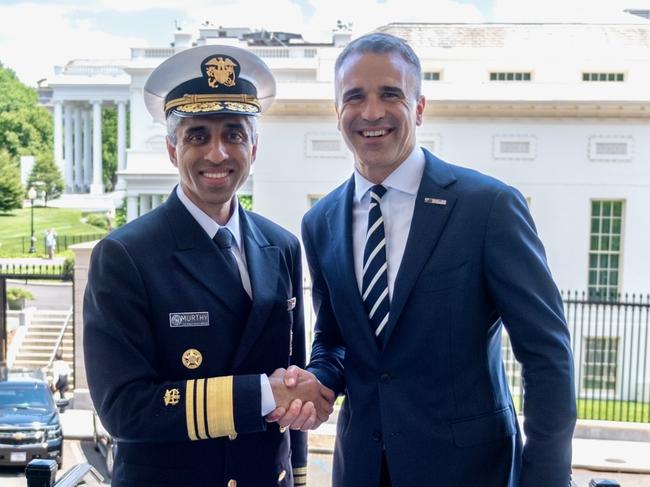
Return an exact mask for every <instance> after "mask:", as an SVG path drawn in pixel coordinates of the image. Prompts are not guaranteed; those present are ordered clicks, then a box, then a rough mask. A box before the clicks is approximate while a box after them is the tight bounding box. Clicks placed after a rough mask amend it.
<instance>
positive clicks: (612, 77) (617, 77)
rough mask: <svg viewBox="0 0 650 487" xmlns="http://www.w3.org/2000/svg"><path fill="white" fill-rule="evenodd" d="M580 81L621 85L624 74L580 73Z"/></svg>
mask: <svg viewBox="0 0 650 487" xmlns="http://www.w3.org/2000/svg"><path fill="white" fill-rule="evenodd" d="M582 81H605V82H618V83H621V82H623V81H625V73H582Z"/></svg>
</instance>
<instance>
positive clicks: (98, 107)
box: [48, 61, 131, 195]
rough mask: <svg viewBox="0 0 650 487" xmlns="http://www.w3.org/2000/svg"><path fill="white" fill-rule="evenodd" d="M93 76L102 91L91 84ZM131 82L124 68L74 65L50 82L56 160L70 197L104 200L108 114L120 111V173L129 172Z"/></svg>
mask: <svg viewBox="0 0 650 487" xmlns="http://www.w3.org/2000/svg"><path fill="white" fill-rule="evenodd" d="M88 76H92V77H93V78H94V80H95V81H96V82H97V83H98V84H97V85H95V84H93V85H89V84H88ZM130 81H131V80H130V77H129V76H128V75H127V74H125V72H124V70H123V69H122V67H120V66H118V65H99V64H97V63H96V62H95V63H94V64H93V63H92V62H89V61H73V62H71V63H69V64H68V65H66V66H64V67H57V69H56V75H55V77H54V78H53V79H52V80H51V81H49V83H48V85H49V86H48V87H49V88H50V89H51V90H52V98H51V104H52V106H53V110H52V116H53V119H54V160H55V161H56V163H57V164H58V166H59V169H60V170H61V173H62V174H63V179H64V182H65V192H66V193H90V194H95V195H97V194H102V193H103V192H104V190H105V188H104V183H103V179H102V173H103V161H102V109H103V108H106V107H110V106H114V107H116V108H117V164H118V167H117V169H118V171H121V170H124V169H125V168H126V147H127V141H126V137H127V134H126V117H127V105H128V103H129V85H130Z"/></svg>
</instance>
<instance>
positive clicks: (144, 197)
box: [140, 194, 151, 215]
mask: <svg viewBox="0 0 650 487" xmlns="http://www.w3.org/2000/svg"><path fill="white" fill-rule="evenodd" d="M150 210H151V196H150V195H148V194H141V195H140V215H144V214H145V213H147V212H148V211H150Z"/></svg>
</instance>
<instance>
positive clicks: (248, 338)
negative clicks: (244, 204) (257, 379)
mask: <svg viewBox="0 0 650 487" xmlns="http://www.w3.org/2000/svg"><path fill="white" fill-rule="evenodd" d="M239 218H240V224H241V228H242V236H243V239H242V241H243V243H244V249H245V253H246V265H247V267H248V275H249V276H250V280H251V288H252V294H253V304H252V307H251V312H250V314H249V316H248V320H247V322H246V325H245V328H244V333H243V335H242V338H241V341H240V343H239V347H238V348H237V353H236V354H235V361H234V364H233V366H234V367H235V368H236V367H238V366H239V365H241V363H242V362H243V360H244V359H245V358H246V355H247V354H248V352H250V350H251V348H252V347H253V345H254V344H255V340H257V338H258V336H259V335H260V333H261V332H262V330H263V329H264V327H265V326H268V325H269V323H268V322H267V318H268V316H269V314H270V313H271V309H272V308H273V306H274V304H275V301H276V296H277V287H278V280H279V278H280V276H279V274H278V273H279V270H280V249H279V248H278V247H274V246H271V245H270V244H269V242H268V241H267V240H266V237H264V235H263V234H262V232H261V231H260V229H259V228H258V227H257V225H255V222H253V221H252V219H250V218H248V217H247V215H246V212H245V211H244V210H243V209H241V208H240V212H239ZM293 291H294V293H296V292H302V289H295V290H293Z"/></svg>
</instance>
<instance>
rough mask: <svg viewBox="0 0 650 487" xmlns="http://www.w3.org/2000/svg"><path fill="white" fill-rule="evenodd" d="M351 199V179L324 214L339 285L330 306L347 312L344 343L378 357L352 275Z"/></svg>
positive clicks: (357, 287)
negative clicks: (336, 305)
mask: <svg viewBox="0 0 650 487" xmlns="http://www.w3.org/2000/svg"><path fill="white" fill-rule="evenodd" d="M353 197H354V178H350V180H349V181H348V183H347V184H346V185H345V186H344V187H343V188H342V194H341V197H340V198H337V199H336V204H335V205H333V206H332V207H331V208H330V209H329V210H328V211H327V213H326V218H327V225H328V231H329V238H330V242H332V244H333V246H334V253H333V257H334V260H335V261H336V262H334V263H332V265H333V266H334V267H335V268H336V270H337V273H338V279H337V280H336V281H335V282H337V283H339V284H338V285H337V286H336V288H335V291H333V292H337V293H338V295H337V296H333V299H332V302H333V303H347V304H348V306H349V308H350V309H349V312H348V313H345V315H347V316H349V325H348V326H344V327H343V329H344V330H345V331H346V334H349V336H348V337H347V340H354V341H355V342H356V341H359V340H361V341H362V342H365V343H361V346H362V347H364V348H365V349H367V350H370V351H375V352H376V353H377V354H378V353H379V347H378V344H377V340H376V338H375V335H374V334H373V333H372V326H371V324H370V320H369V319H368V313H367V311H366V308H365V306H364V304H363V300H362V299H361V294H360V293H359V286H358V284H357V279H356V275H355V271H354V269H355V267H354V253H353V250H352V200H353Z"/></svg>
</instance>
